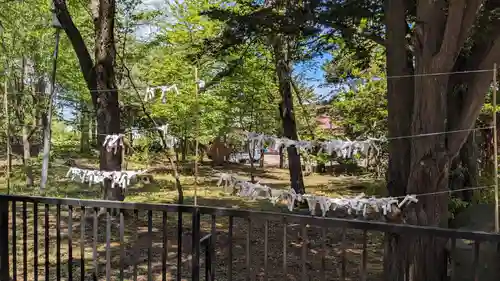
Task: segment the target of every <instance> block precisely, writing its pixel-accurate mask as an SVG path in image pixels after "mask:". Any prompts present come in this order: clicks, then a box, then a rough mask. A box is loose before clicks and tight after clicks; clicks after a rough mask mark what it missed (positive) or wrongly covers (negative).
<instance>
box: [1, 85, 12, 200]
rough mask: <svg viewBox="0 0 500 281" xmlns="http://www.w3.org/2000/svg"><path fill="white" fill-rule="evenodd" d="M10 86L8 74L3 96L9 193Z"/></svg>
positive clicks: (8, 190) (8, 188) (8, 191)
mask: <svg viewBox="0 0 500 281" xmlns="http://www.w3.org/2000/svg"><path fill="white" fill-rule="evenodd" d="M8 90H9V86H8V82H7V75H5V81H4V96H3V106H4V114H5V135H6V137H7V140H6V146H7V171H6V173H5V174H6V175H5V177H6V181H7V194H9V193H10V170H11V165H12V160H11V155H12V152H11V145H10V117H9V94H8Z"/></svg>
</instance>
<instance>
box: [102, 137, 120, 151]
mask: <svg viewBox="0 0 500 281" xmlns="http://www.w3.org/2000/svg"><path fill="white" fill-rule="evenodd" d="M123 138H124V135H123V134H114V135H107V136H106V138H105V139H104V142H103V143H102V146H104V147H105V148H106V150H107V151H108V152H111V151H113V153H114V154H116V152H117V151H118V147H120V146H121V147H123Z"/></svg>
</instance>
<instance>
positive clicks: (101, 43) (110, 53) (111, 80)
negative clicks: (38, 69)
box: [54, 0, 124, 201]
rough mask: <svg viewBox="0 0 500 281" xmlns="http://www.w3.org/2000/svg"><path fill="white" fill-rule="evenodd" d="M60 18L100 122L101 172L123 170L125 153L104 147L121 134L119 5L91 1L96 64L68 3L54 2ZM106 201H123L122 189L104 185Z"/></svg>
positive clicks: (98, 143)
mask: <svg viewBox="0 0 500 281" xmlns="http://www.w3.org/2000/svg"><path fill="white" fill-rule="evenodd" d="M54 3H55V8H56V14H57V18H58V19H59V21H60V22H61V25H62V26H63V29H64V31H65V32H66V35H67V36H68V38H69V40H70V41H71V44H72V45H73V49H74V50H75V53H76V55H77V58H78V61H79V63H80V68H81V71H82V74H83V76H84V78H85V81H86V83H87V88H88V89H89V91H90V94H91V97H92V103H93V105H94V110H95V112H96V118H97V146H98V147H99V149H100V163H99V168H100V169H101V170H104V171H119V170H121V164H122V163H121V162H122V156H121V154H122V151H121V149H119V150H118V151H117V153H113V152H108V151H106V149H105V148H104V147H103V146H102V143H103V141H104V138H105V136H106V135H110V134H118V133H120V108H119V104H118V91H117V90H118V89H117V86H116V81H115V73H114V62H115V58H116V50H115V38H114V24H115V12H116V3H115V1H114V0H92V2H91V11H92V16H93V21H94V28H95V29H94V30H95V48H94V56H95V57H94V60H92V58H91V56H90V53H89V51H88V49H87V46H86V45H85V42H84V41H83V38H82V36H81V34H80V32H79V30H78V28H77V27H76V26H75V24H74V23H73V20H72V18H71V15H70V14H69V12H68V9H67V5H66V1H65V0H54ZM103 197H104V199H109V200H120V201H121V200H123V199H124V193H123V191H122V190H121V188H117V187H113V186H111V182H110V181H105V183H104V190H103Z"/></svg>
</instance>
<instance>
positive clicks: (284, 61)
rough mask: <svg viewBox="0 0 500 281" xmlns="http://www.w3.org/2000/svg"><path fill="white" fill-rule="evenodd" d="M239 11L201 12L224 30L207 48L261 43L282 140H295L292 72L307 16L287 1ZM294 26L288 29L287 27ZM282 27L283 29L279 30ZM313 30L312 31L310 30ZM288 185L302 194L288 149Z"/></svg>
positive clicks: (296, 162)
mask: <svg viewBox="0 0 500 281" xmlns="http://www.w3.org/2000/svg"><path fill="white" fill-rule="evenodd" d="M238 3H239V4H241V9H240V10H235V9H232V10H229V9H221V8H219V7H216V8H213V9H211V10H210V11H207V12H205V13H206V14H207V15H209V16H210V17H212V18H213V19H218V20H223V21H224V22H225V23H226V29H225V30H224V33H223V35H222V36H221V37H219V38H217V39H216V40H212V41H211V42H209V44H207V46H208V48H212V49H215V50H217V51H219V52H220V51H224V50H226V49H229V48H231V47H234V46H240V45H248V44H251V43H252V42H254V41H260V42H265V44H266V45H267V47H268V48H269V50H270V51H271V52H272V54H273V60H274V66H275V76H276V77H277V84H278V86H279V93H280V97H281V101H280V102H279V104H278V109H279V113H280V117H281V120H282V126H283V136H284V137H287V138H290V139H293V140H297V139H298V133H297V120H296V118H295V111H294V104H293V93H292V70H293V68H292V67H293V63H294V62H296V61H298V60H300V59H302V58H303V45H302V44H303V42H304V41H306V38H307V36H308V34H309V33H307V32H303V30H304V23H305V22H304V21H303V20H304V19H306V18H307V16H303V13H306V14H307V13H308V11H307V10H306V9H304V7H303V6H302V5H300V4H297V3H293V2H291V1H264V2H263V3H262V4H260V2H259V3H254V2H252V1H238ZM292 22H293V23H294V24H293V25H291V23H292ZM283 26H286V27H285V28H282V27H283ZM312 30H314V28H312ZM288 162H289V165H288V167H289V171H290V183H291V186H292V188H293V189H294V190H295V191H296V192H298V193H304V192H305V188H304V180H303V175H302V165H301V160H300V155H299V153H298V150H297V149H296V148H295V147H293V146H290V147H288Z"/></svg>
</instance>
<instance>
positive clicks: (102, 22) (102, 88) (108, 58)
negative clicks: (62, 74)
mask: <svg viewBox="0 0 500 281" xmlns="http://www.w3.org/2000/svg"><path fill="white" fill-rule="evenodd" d="M94 2H95V5H98V11H99V12H98V14H97V15H98V16H97V17H94V24H95V26H96V33H97V36H96V40H95V41H96V44H95V66H94V71H95V78H96V86H97V91H98V93H97V95H98V98H97V104H96V112H97V134H98V146H99V147H100V162H99V168H100V169H101V170H102V171H120V170H121V164H122V155H121V154H122V150H121V149H118V151H117V152H116V153H113V152H108V151H107V150H106V149H105V148H104V147H103V146H102V143H103V142H104V138H105V137H106V135H111V134H119V133H120V107H119V104H118V89H117V87H116V81H115V73H114V62H115V55H116V50H115V39H114V21H115V10H116V6H115V5H116V4H115V1H114V0H100V1H97V0H94ZM97 2H98V3H97ZM104 188H105V199H108V200H119V201H123V200H124V199H125V196H124V193H123V191H122V189H121V188H118V187H114V186H112V185H111V181H110V180H106V181H105V182H104Z"/></svg>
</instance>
